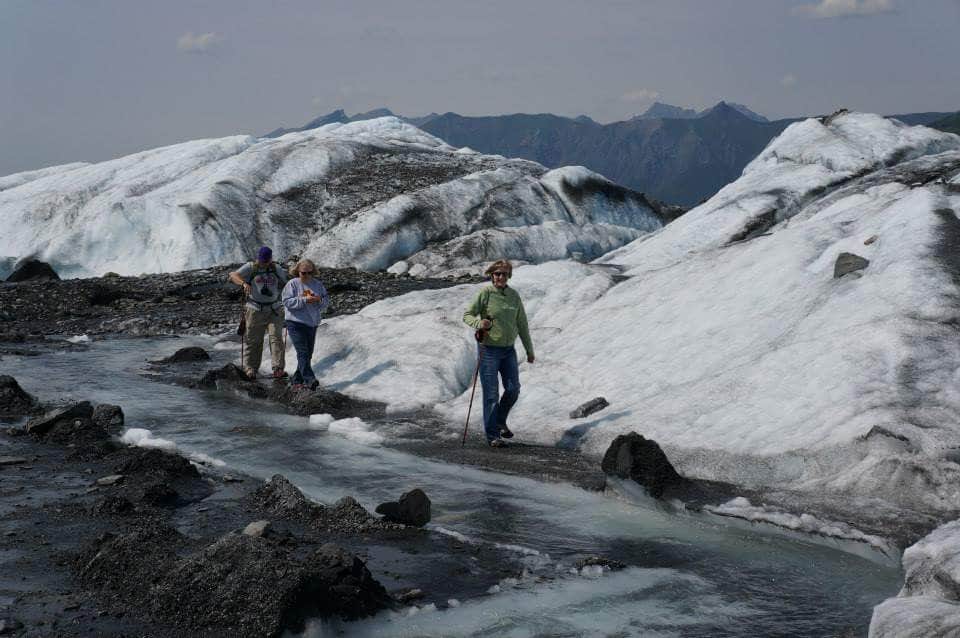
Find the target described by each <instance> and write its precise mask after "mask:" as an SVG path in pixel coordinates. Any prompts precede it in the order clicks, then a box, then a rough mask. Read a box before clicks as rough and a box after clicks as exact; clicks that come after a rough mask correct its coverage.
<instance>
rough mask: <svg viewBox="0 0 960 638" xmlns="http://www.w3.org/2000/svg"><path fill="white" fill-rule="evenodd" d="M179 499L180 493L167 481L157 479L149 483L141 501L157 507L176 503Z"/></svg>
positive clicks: (141, 496)
mask: <svg viewBox="0 0 960 638" xmlns="http://www.w3.org/2000/svg"><path fill="white" fill-rule="evenodd" d="M179 499H180V493H179V492H177V490H175V489H174V488H173V487H172V486H171V485H170V484H169V483H167V482H165V481H157V482H155V483H151V484H149V485H147V486H146V487H145V488H144V489H143V492H142V493H141V495H140V500H141V501H143V502H144V503H146V504H147V505H153V506H155V507H166V506H170V505H176V504H177V501H178V500H179Z"/></svg>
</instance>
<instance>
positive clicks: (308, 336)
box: [285, 321, 317, 385]
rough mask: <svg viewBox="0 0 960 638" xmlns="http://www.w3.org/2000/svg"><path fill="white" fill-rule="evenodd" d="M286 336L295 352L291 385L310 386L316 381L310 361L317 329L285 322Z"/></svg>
mask: <svg viewBox="0 0 960 638" xmlns="http://www.w3.org/2000/svg"><path fill="white" fill-rule="evenodd" d="M285 325H286V326H287V335H288V336H289V337H290V342H291V343H292V344H293V349H294V350H296V351H297V371H296V372H294V373H293V379H291V381H292V382H293V383H306V384H307V385H310V384H312V383H313V382H314V381H316V380H317V376H316V375H315V374H313V368H312V367H311V365H310V360H311V359H312V358H313V346H314V344H315V342H316V339H317V327H316V326H308V325H307V324H305V323H300V322H299V321H287V322H286V323H285Z"/></svg>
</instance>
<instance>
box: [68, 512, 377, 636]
mask: <svg viewBox="0 0 960 638" xmlns="http://www.w3.org/2000/svg"><path fill="white" fill-rule="evenodd" d="M189 544H190V541H189V539H187V538H186V537H184V536H183V535H182V534H180V533H178V532H177V531H175V530H173V529H172V528H170V527H169V526H165V525H158V526H155V527H151V528H149V529H141V530H137V531H135V532H132V533H130V534H125V535H121V536H113V535H105V536H104V537H103V538H102V539H99V540H98V542H95V543H93V544H92V545H91V546H90V547H88V548H87V549H86V550H85V551H84V552H82V554H81V556H80V557H79V558H78V559H77V561H76V563H75V564H76V565H77V566H78V569H77V572H78V578H79V579H80V581H81V583H83V584H85V585H87V586H90V587H94V588H97V589H102V590H108V591H110V592H112V593H113V594H114V595H115V596H118V597H121V598H123V599H125V600H126V601H127V602H128V604H130V605H131V606H138V605H139V606H143V607H145V608H146V609H147V610H148V611H149V612H150V613H152V614H153V615H155V616H157V617H158V618H161V619H164V620H166V621H169V622H173V623H176V624H177V625H179V626H181V627H183V628H184V629H185V630H186V631H187V632H188V633H190V634H191V635H203V633H204V631H205V630H210V629H214V628H216V629H217V630H220V631H222V630H224V629H229V630H232V631H235V632H237V633H238V634H239V635H242V636H279V635H281V634H283V633H284V632H285V631H288V632H300V631H302V630H303V627H304V621H305V620H306V619H307V618H311V617H317V616H319V617H332V616H337V617H340V618H343V619H346V620H352V619H356V618H361V617H364V616H369V615H372V614H374V613H376V612H378V611H380V610H381V609H384V608H385V607H386V606H387V605H388V604H389V602H390V600H389V597H388V596H387V593H386V590H384V588H383V586H381V585H380V583H378V582H377V581H376V580H375V579H374V578H373V576H371V574H370V572H369V570H367V568H366V566H365V565H364V564H363V562H362V561H361V560H360V559H358V558H357V557H356V556H354V555H353V554H351V553H350V552H348V551H346V550H345V549H343V548H341V547H338V546H336V545H332V544H326V545H323V546H322V547H320V548H318V549H316V550H314V551H312V552H304V551H301V550H300V549H299V548H298V547H297V546H295V545H293V544H289V543H281V542H278V541H273V540H271V539H270V538H269V537H266V538H253V537H250V536H245V535H243V534H227V535H226V536H223V537H221V538H220V539H218V540H216V541H215V542H213V543H212V544H210V545H207V546H204V547H199V548H196V549H191V548H190V546H189Z"/></svg>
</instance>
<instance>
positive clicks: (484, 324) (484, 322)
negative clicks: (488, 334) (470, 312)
mask: <svg viewBox="0 0 960 638" xmlns="http://www.w3.org/2000/svg"><path fill="white" fill-rule="evenodd" d="M492 325H493V324H492V323H491V322H490V320H489V319H481V320H480V329H481V330H489V329H490V326H492Z"/></svg>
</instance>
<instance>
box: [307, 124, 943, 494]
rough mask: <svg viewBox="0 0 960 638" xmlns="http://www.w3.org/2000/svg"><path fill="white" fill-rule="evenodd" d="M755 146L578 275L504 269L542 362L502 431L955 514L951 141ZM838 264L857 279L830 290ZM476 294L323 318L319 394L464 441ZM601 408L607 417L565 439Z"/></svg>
mask: <svg viewBox="0 0 960 638" xmlns="http://www.w3.org/2000/svg"><path fill="white" fill-rule="evenodd" d="M863 140H869V144H867V146H869V149H870V152H869V153H867V152H866V151H865V150H864V142H863ZM771 149H772V150H773V151H776V152H772V151H771ZM771 149H768V151H765V152H764V153H763V154H761V156H760V157H759V158H758V159H757V161H755V162H754V163H752V164H751V165H750V166H749V167H748V168H747V170H746V171H745V172H744V175H743V177H741V179H740V180H738V181H737V182H734V183H733V184H731V185H729V186H727V187H726V188H725V189H723V190H722V191H721V192H719V193H718V194H717V195H716V196H715V197H714V198H712V199H711V200H710V201H708V202H706V203H704V204H703V205H701V206H700V207H698V208H696V209H694V210H693V211H690V212H689V213H687V214H686V215H685V216H683V217H681V218H680V219H678V220H677V221H675V222H673V223H671V224H669V225H667V226H665V227H664V228H662V229H661V230H658V231H655V232H653V233H650V234H646V235H644V236H642V237H640V238H638V239H636V240H634V241H633V242H631V243H630V244H628V245H626V246H625V247H623V248H621V249H619V250H617V251H614V252H612V253H610V254H608V255H606V256H604V257H602V258H601V259H599V260H597V261H596V262H594V263H590V264H581V263H575V262H573V261H557V262H551V263H545V264H540V265H531V266H523V267H521V268H518V269H517V270H516V271H515V275H514V278H513V280H512V282H511V285H513V286H515V287H516V288H517V290H518V291H519V292H520V293H521V295H522V296H523V298H524V301H525V304H526V307H527V312H528V315H529V317H530V321H531V329H532V333H533V338H534V341H535V342H536V348H537V355H538V359H537V361H536V363H535V364H533V365H528V364H526V363H522V364H521V375H520V376H521V383H522V385H523V388H522V390H521V398H520V401H519V402H518V403H517V405H516V407H515V408H514V410H513V412H512V413H511V419H512V425H513V429H514V430H515V431H516V432H517V435H518V436H519V437H521V438H522V439H525V440H528V441H535V442H538V443H543V444H549V445H553V444H557V443H560V442H562V443H563V444H565V445H575V446H577V447H579V448H580V449H582V450H584V451H585V452H587V453H592V454H597V455H599V454H601V453H602V452H603V451H604V449H605V448H606V446H607V445H608V444H609V442H610V441H611V440H612V439H613V438H614V437H615V436H617V435H618V434H622V433H624V432H628V431H631V430H635V431H638V432H640V433H642V434H644V435H645V436H648V437H650V438H653V439H654V440H656V441H658V442H659V443H660V444H661V445H662V446H663V447H664V449H665V451H666V452H667V453H668V455H669V456H670V458H671V460H673V461H674V463H675V465H676V466H677V468H678V470H679V471H681V472H682V473H685V474H687V475H690V476H695V477H700V478H707V479H716V480H725V481H731V482H735V483H738V484H741V485H745V486H765V487H776V488H782V489H789V490H795V491H797V492H799V493H806V494H808V495H813V494H816V495H824V494H831V495H834V496H836V497H840V496H845V497H849V498H864V497H875V498H878V499H882V500H883V501H884V502H886V503H890V504H893V505H894V506H895V507H905V508H913V509H919V510H928V511H936V512H945V511H952V510H955V509H957V508H958V507H960V488H958V487H957V485H958V484H960V483H958V481H960V465H957V463H956V460H957V458H960V456H958V451H960V427H958V426H957V423H960V383H958V381H960V339H958V338H957V334H956V329H955V325H956V324H957V322H960V314H958V307H957V301H956V300H957V299H958V295H960V262H958V260H957V259H956V258H955V256H954V252H955V251H954V248H953V247H955V246H956V245H958V242H960V220H958V218H957V214H956V211H958V210H960V192H958V191H957V189H956V188H955V187H953V185H952V182H953V181H955V180H956V179H957V175H958V174H960V137H957V136H954V135H950V134H945V133H940V132H937V131H932V130H930V129H925V128H922V127H905V126H902V125H900V124H899V123H891V122H890V121H888V120H884V119H883V118H881V117H879V116H873V115H867V114H859V113H851V114H847V115H842V116H839V117H836V118H833V119H832V120H829V121H826V122H821V121H818V120H810V121H807V122H801V123H798V124H795V125H793V126H791V127H790V128H788V129H787V130H786V131H785V132H784V134H783V135H782V136H781V138H778V139H777V140H775V141H774V142H773V143H772V144H771ZM768 213H773V214H772V215H768V217H766V218H765V219H766V220H765V222H764V224H763V227H762V228H761V230H760V232H756V233H751V232H746V233H745V232H743V231H744V229H745V228H750V227H755V224H756V220H757V218H758V217H759V216H761V215H767V214H768ZM873 237H875V239H873V240H872V241H870V242H869V243H865V242H866V240H868V239H870V238H873ZM841 252H854V253H856V254H858V255H861V256H864V257H866V258H868V259H869V260H870V266H869V267H868V268H867V269H866V270H864V271H861V273H859V275H860V276H859V277H858V276H853V275H851V276H847V277H844V278H841V279H834V278H833V263H834V261H835V260H836V257H837V255H839V253H841ZM410 259H411V260H415V259H416V257H415V256H414V257H411V258H410ZM475 289H476V288H475V287H474V286H459V287H454V288H449V289H444V290H431V291H422V292H417V293H411V294H408V295H405V296H403V297H399V298H394V299H388V300H384V301H381V302H378V303H376V304H373V305H371V306H369V307H367V308H365V309H363V310H362V311H361V312H360V313H358V314H357V315H354V316H350V317H338V318H335V319H333V320H332V321H330V322H329V323H328V324H327V325H326V327H325V328H323V329H322V330H321V332H320V334H318V347H317V355H316V358H315V363H316V364H317V366H316V368H317V372H318V375H319V376H320V378H321V382H322V383H324V384H332V385H333V387H335V388H336V389H338V390H341V391H344V392H348V393H352V394H357V395H359V396H362V397H365V398H371V399H376V400H381V401H385V402H387V403H389V404H391V405H392V406H393V407H394V408H395V409H417V408H420V407H431V406H432V407H434V408H435V409H436V410H437V411H438V412H439V413H440V414H441V415H443V416H444V417H445V418H446V420H447V421H448V422H449V423H450V427H451V428H457V427H462V419H463V415H464V414H466V411H467V403H468V399H469V388H468V383H469V380H470V378H471V374H472V372H473V366H474V363H475V360H476V359H475V357H476V354H475V346H474V344H473V342H472V335H471V334H470V330H469V329H467V328H466V327H465V326H464V325H463V324H462V323H461V321H460V317H461V314H462V312H463V308H464V306H465V305H466V304H467V302H468V301H469V299H470V296H471V295H472V294H473V292H474V290H475ZM598 395H599V396H605V397H607V399H608V400H609V401H610V403H611V407H610V408H609V409H608V410H606V411H605V412H604V413H603V414H601V415H598V416H597V418H593V419H588V420H586V421H585V422H582V423H581V422H576V423H574V422H571V421H570V420H569V418H568V417H567V413H568V412H569V411H570V409H572V408H573V407H575V406H576V405H577V404H579V403H580V402H582V400H583V399H584V398H589V397H593V396H598Z"/></svg>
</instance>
